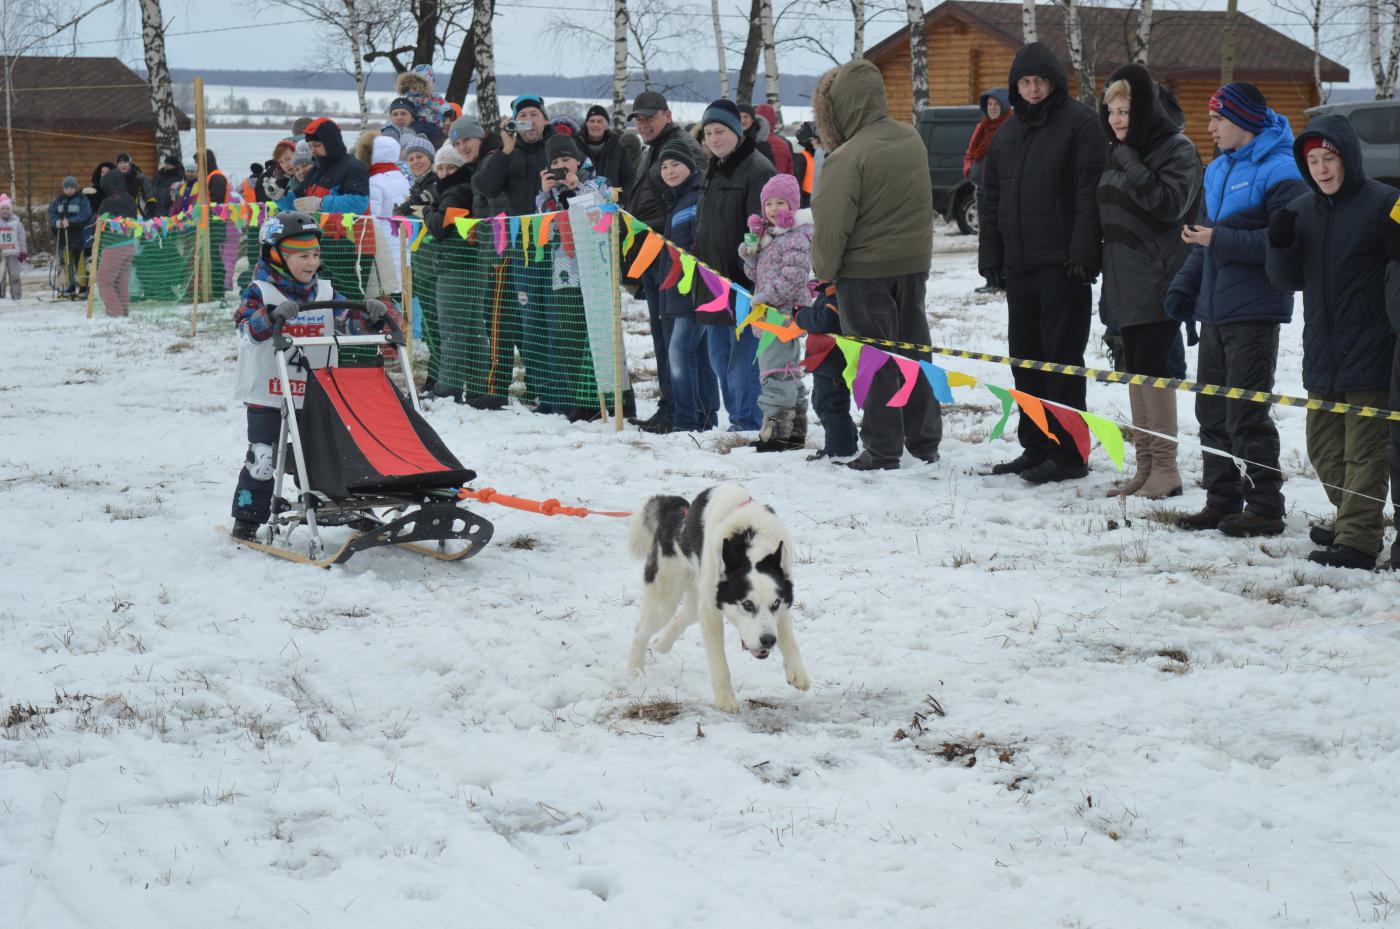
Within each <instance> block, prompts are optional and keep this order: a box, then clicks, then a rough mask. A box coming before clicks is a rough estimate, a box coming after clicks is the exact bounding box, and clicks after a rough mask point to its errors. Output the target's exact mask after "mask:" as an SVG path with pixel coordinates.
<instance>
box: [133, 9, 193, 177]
mask: <svg viewBox="0 0 1400 929" xmlns="http://www.w3.org/2000/svg"><path fill="white" fill-rule="evenodd" d="M137 5H138V6H140V8H141V44H142V46H143V47H144V48H145V52H146V80H147V82H148V83H149V84H150V86H151V115H152V116H154V117H155V120H156V148H157V149H158V150H159V151H161V152H163V153H166V154H169V155H174V156H175V160H176V161H179V162H180V163H181V164H183V163H184V161H183V160H182V158H181V154H180V124H179V122H178V121H177V119H176V117H175V90H174V88H172V87H171V86H170V68H169V66H168V65H167V64H166V61H165V19H164V17H162V16H161V12H160V0H140V2H139V3H138V4H137Z"/></svg>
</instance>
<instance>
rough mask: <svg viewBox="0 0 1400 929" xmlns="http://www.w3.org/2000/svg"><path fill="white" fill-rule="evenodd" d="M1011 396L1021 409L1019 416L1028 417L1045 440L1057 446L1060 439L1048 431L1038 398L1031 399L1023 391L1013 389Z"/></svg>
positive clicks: (1043, 407)
mask: <svg viewBox="0 0 1400 929" xmlns="http://www.w3.org/2000/svg"><path fill="white" fill-rule="evenodd" d="M1011 396H1012V397H1013V398H1014V399H1015V400H1016V405H1017V406H1019V407H1020V408H1021V415H1022V416H1029V417H1030V419H1031V422H1033V423H1035V425H1036V428H1037V429H1039V430H1040V431H1041V432H1043V433H1045V436H1046V438H1048V439H1049V440H1050V441H1051V442H1054V443H1055V444H1056V445H1059V444H1060V437H1059V436H1057V435H1055V433H1053V432H1051V431H1050V421H1049V420H1048V419H1046V417H1045V404H1043V403H1041V402H1040V398H1039V397H1032V396H1031V395H1030V394H1028V393H1026V392H1025V391H1023V390H1016V389H1015V388H1012V390H1011Z"/></svg>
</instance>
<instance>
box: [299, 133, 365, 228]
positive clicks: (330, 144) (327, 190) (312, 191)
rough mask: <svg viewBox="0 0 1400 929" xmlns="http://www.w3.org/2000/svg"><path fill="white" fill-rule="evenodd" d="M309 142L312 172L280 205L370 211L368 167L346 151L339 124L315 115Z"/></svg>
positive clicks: (329, 210) (307, 209) (313, 210)
mask: <svg viewBox="0 0 1400 929" xmlns="http://www.w3.org/2000/svg"><path fill="white" fill-rule="evenodd" d="M306 143H307V146H308V147H309V148H310V149H311V156H312V160H313V164H312V168H311V173H310V174H308V175H306V178H305V179H304V180H302V181H299V182H297V183H296V184H294V185H292V188H291V189H290V190H289V191H288V192H287V194H286V196H284V197H283V198H282V199H281V200H279V201H278V202H277V205H278V206H279V207H281V208H282V209H284V210H291V209H295V210H298V211H300V212H302V213H368V212H369V168H367V167H366V166H365V164H364V162H362V161H360V160H359V159H358V158H355V157H353V156H352V155H350V154H349V153H347V151H346V149H345V137H344V136H343V135H342V134H341V131H340V126H338V125H336V123H335V121H334V120H331V119H327V118H326V117H324V116H321V117H318V118H316V119H313V120H312V121H311V122H310V123H308V124H307V126H306Z"/></svg>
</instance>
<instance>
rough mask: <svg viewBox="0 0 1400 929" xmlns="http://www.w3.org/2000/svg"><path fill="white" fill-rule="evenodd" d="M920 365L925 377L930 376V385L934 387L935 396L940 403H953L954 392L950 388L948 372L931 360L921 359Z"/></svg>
mask: <svg viewBox="0 0 1400 929" xmlns="http://www.w3.org/2000/svg"><path fill="white" fill-rule="evenodd" d="M919 367H920V368H922V369H923V371H924V377H926V378H928V385H929V386H930V387H932V388H933V398H934V399H935V400H937V401H938V402H939V403H952V402H953V392H952V391H951V390H949V389H948V387H949V384H948V372H947V371H945V370H943V369H942V368H940V367H939V366H938V365H936V364H934V363H933V362H931V361H920V362H919Z"/></svg>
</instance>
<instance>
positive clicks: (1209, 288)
mask: <svg viewBox="0 0 1400 929" xmlns="http://www.w3.org/2000/svg"><path fill="white" fill-rule="evenodd" d="M1307 192H1308V188H1307V185H1305V184H1304V183H1303V177H1302V175H1301V174H1299V173H1298V165H1297V164H1296V163H1295V161H1294V159H1293V129H1292V127H1290V126H1289V125H1288V120H1287V119H1286V118H1285V117H1283V116H1280V115H1278V114H1277V113H1275V112H1274V111H1273V110H1270V111H1269V126H1268V128H1267V129H1265V130H1264V131H1263V132H1261V133H1259V134H1258V135H1257V136H1255V137H1254V139H1253V141H1251V142H1250V143H1249V144H1248V145H1246V146H1244V147H1243V148H1241V149H1238V150H1236V151H1233V152H1222V153H1221V154H1220V156H1219V157H1218V158H1216V159H1215V160H1214V161H1212V162H1211V163H1210V165H1209V166H1208V167H1207V168H1206V176H1205V198H1204V203H1203V207H1202V208H1203V211H1204V213H1205V215H1204V217H1203V219H1202V221H1201V223H1200V224H1202V225H1206V226H1210V227H1212V229H1213V230H1214V231H1213V233H1212V235H1211V243H1210V246H1209V247H1208V248H1203V247H1201V246H1199V245H1196V246H1192V248H1191V254H1190V255H1189V256H1188V257H1187V259H1186V264H1184V265H1183V266H1182V268H1181V270H1180V271H1178V272H1177V273H1176V277H1175V278H1174V279H1173V280H1172V285H1171V290H1172V291H1176V292H1180V293H1184V294H1186V295H1187V296H1188V298H1194V300H1195V319H1196V321H1197V322H1199V323H1204V324H1205V325H1208V326H1225V325H1229V324H1230V323H1247V322H1271V323H1286V322H1288V321H1289V320H1290V319H1292V318H1293V294H1292V293H1290V292H1288V291H1285V290H1279V289H1278V288H1276V287H1274V286H1273V285H1271V284H1270V283H1269V278H1268V275H1267V274H1265V272H1264V259H1265V256H1266V255H1267V254H1268V247H1269V239H1268V227H1269V216H1270V215H1271V214H1272V213H1273V212H1274V211H1275V210H1280V209H1283V208H1284V207H1286V206H1288V204H1289V202H1290V201H1292V200H1293V199H1294V198H1295V197H1298V196H1300V195H1302V194H1305V193H1307Z"/></svg>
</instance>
